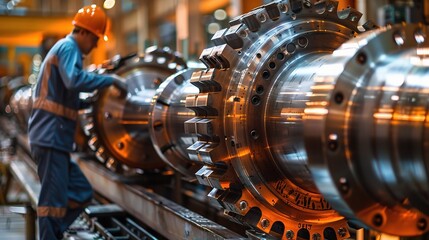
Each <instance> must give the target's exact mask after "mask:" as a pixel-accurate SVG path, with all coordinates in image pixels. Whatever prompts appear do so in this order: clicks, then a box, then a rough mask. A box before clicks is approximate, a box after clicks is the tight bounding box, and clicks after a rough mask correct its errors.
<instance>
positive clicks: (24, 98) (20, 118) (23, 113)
mask: <svg viewBox="0 0 429 240" xmlns="http://www.w3.org/2000/svg"><path fill="white" fill-rule="evenodd" d="M9 107H10V109H8V108H7V106H6V110H7V111H8V110H10V111H11V112H12V115H13V116H14V118H15V119H16V121H17V122H18V126H19V128H20V131H21V132H24V133H26V132H27V127H28V124H27V122H28V119H29V118H30V113H31V109H32V107H33V99H32V86H31V85H25V86H23V87H20V88H18V89H17V90H16V92H14V93H13V95H12V96H11V98H10V102H9Z"/></svg>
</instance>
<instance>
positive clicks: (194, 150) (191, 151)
mask: <svg viewBox="0 0 429 240" xmlns="http://www.w3.org/2000/svg"><path fill="white" fill-rule="evenodd" d="M205 143H206V142H204V141H196V142H195V143H194V144H192V145H191V146H189V147H188V148H187V149H186V150H187V151H188V157H189V159H190V160H191V161H194V162H199V163H201V162H202V160H201V157H200V155H199V154H198V150H199V149H200V148H202V147H203V146H204V144H205Z"/></svg>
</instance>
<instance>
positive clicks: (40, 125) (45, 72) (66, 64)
mask: <svg viewBox="0 0 429 240" xmlns="http://www.w3.org/2000/svg"><path fill="white" fill-rule="evenodd" d="M72 24H73V25H74V28H73V30H72V32H71V33H70V34H69V35H67V36H66V37H64V38H63V39H61V40H59V41H58V42H57V43H56V44H55V45H54V46H53V47H52V48H51V49H50V50H49V52H48V54H47V56H46V57H45V59H44V60H43V63H42V67H41V70H40V74H39V76H38V80H37V85H36V87H35V90H34V92H33V109H32V112H31V116H30V119H29V123H28V136H29V143H30V147H31V155H32V157H33V159H34V160H35V162H36V163H37V171H38V175H39V178H40V182H41V189H40V196H39V201H38V206H37V216H38V225H39V238H40V240H52V239H62V238H63V233H64V232H65V231H66V230H67V229H68V227H69V226H70V225H71V224H72V223H73V222H74V220H75V219H76V218H77V217H78V216H79V215H80V213H81V212H82V211H83V209H84V208H85V206H87V205H88V204H89V203H90V201H91V200H92V193H93V192H92V187H91V185H90V183H89V182H88V180H87V179H86V177H85V176H84V175H83V173H82V171H81V170H80V168H79V166H78V165H77V164H76V163H75V162H73V161H72V160H71V157H70V153H71V152H72V151H73V143H74V136H75V134H74V133H75V128H76V121H77V114H78V109H79V108H80V106H81V104H82V102H80V100H79V93H80V92H92V91H94V90H96V89H100V88H104V87H107V86H110V85H112V84H113V86H116V88H117V89H118V90H119V91H120V92H121V93H126V92H127V86H126V84H125V82H124V80H123V79H121V78H120V77H118V76H117V75H99V74H95V73H91V72H87V71H85V70H84V69H83V66H82V65H83V63H82V61H83V58H84V57H85V56H86V55H87V54H89V53H90V52H91V50H92V49H93V48H95V47H97V43H98V41H99V39H105V35H104V34H105V30H106V24H107V16H106V14H105V12H104V11H103V10H102V9H101V8H99V7H97V6H96V5H91V6H86V7H83V8H81V9H80V10H79V11H78V12H77V13H76V15H75V17H74V19H73V21H72ZM121 95H123V94H120V95H119V96H121ZM125 95H126V94H125Z"/></svg>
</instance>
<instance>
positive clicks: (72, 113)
mask: <svg viewBox="0 0 429 240" xmlns="http://www.w3.org/2000/svg"><path fill="white" fill-rule="evenodd" d="M33 109H43V110H45V111H47V112H50V113H53V114H56V115H59V116H62V117H65V118H68V119H71V120H73V121H76V119H77V114H78V112H77V110H74V109H71V108H68V107H65V106H63V105H61V104H59V103H56V102H53V101H51V100H48V99H44V98H36V99H34V102H33Z"/></svg>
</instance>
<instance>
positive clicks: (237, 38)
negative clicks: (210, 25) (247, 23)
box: [224, 24, 247, 49]
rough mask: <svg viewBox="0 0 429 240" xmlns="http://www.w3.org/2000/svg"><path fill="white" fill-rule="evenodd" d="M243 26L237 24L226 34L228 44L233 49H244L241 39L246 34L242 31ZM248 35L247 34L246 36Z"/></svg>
mask: <svg viewBox="0 0 429 240" xmlns="http://www.w3.org/2000/svg"><path fill="white" fill-rule="evenodd" d="M241 26H243V24H237V25H234V26H232V27H230V28H229V29H228V31H227V32H226V33H225V36H224V37H225V40H226V43H227V44H228V45H229V46H230V47H232V48H233V49H238V48H242V47H243V44H244V42H243V39H241V37H242V35H244V34H243V33H245V31H244V30H242V29H241ZM246 35H247V34H246Z"/></svg>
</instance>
